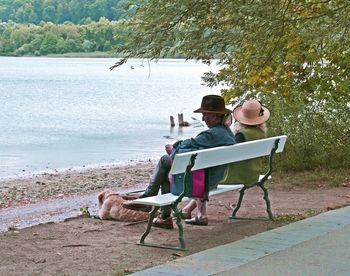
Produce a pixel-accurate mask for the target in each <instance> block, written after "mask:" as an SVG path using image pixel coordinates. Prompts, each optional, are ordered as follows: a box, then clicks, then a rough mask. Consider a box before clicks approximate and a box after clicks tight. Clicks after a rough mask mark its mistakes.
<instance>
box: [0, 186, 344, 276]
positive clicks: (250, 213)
mask: <svg viewBox="0 0 350 276" xmlns="http://www.w3.org/2000/svg"><path fill="white" fill-rule="evenodd" d="M269 191H270V199H271V204H272V211H273V213H274V215H275V217H276V221H247V220H229V219H228V216H229V215H230V214H231V208H230V205H231V204H233V203H234V202H236V199H237V196H238V192H237V191H236V192H229V193H225V194H221V195H217V196H213V197H212V198H211V199H210V202H209V207H208V213H209V225H208V226H206V227H203V226H189V225H184V236H185V240H186V245H187V247H188V249H189V250H188V251H185V252H183V251H174V250H168V249H160V248H151V247H144V246H138V245H136V242H137V241H138V240H139V238H140V236H141V234H142V233H143V231H144V229H145V226H146V223H144V222H143V223H138V224H132V225H130V224H127V223H124V222H117V221H102V220H98V219H93V218H84V217H77V218H71V219H67V220H66V221H64V222H53V223H46V224H41V225H37V226H33V227H29V228H25V229H12V230H9V231H7V232H5V233H1V234H0V244H1V246H0V275H6V276H8V275H126V274H129V273H132V272H135V271H139V270H143V269H145V268H148V267H152V266H156V265H159V264H163V263H166V262H168V261H171V260H174V259H177V258H181V257H183V256H187V255H190V254H193V253H195V252H198V251H202V250H205V249H208V248H211V247H214V246H218V245H222V244H226V243H229V242H233V241H236V240H239V239H244V238H246V237H248V236H251V235H255V234H257V233H260V232H263V231H267V230H270V229H273V228H276V227H279V226H282V225H284V224H286V223H289V222H291V221H292V220H294V219H301V218H303V217H306V216H310V215H315V214H317V213H319V212H324V211H327V210H331V209H335V208H339V207H341V206H346V205H350V185H343V186H342V187H338V188H332V189H326V188H322V187H319V188H317V189H305V188H300V187H289V188H288V187H271V188H270V189H269ZM238 215H240V216H245V217H256V216H264V215H265V203H264V201H263V199H262V194H261V192H260V190H259V189H258V188H253V189H251V190H249V191H248V192H247V194H246V197H245V199H244V201H243V204H242V207H241V210H240V212H239V213H238ZM146 242H152V243H163V244H173V245H177V243H178V240H177V229H176V228H175V229H174V230H162V229H156V228H153V230H152V231H151V233H150V235H149V236H148V237H147V239H146Z"/></svg>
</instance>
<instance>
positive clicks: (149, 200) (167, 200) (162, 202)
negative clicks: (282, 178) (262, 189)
mask: <svg viewBox="0 0 350 276" xmlns="http://www.w3.org/2000/svg"><path fill="white" fill-rule="evenodd" d="M243 186H244V185H243V184H237V185H218V187H217V189H215V190H211V191H210V192H209V196H213V195H216V194H220V193H224V192H229V191H233V190H237V189H241V188H243ZM178 197H179V196H177V195H173V194H171V193H167V194H159V195H156V196H150V197H145V198H138V199H135V200H133V201H132V202H133V203H136V204H146V205H150V206H158V207H162V206H168V205H171V204H173V203H174V202H175V201H176V200H177V199H178ZM190 199H191V198H189V197H183V198H182V200H181V201H182V202H185V201H189V200H190Z"/></svg>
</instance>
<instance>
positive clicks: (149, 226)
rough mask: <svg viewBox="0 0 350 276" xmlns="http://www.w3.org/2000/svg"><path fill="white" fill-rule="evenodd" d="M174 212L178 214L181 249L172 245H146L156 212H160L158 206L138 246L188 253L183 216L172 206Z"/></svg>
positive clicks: (155, 207) (154, 207) (154, 208)
mask: <svg viewBox="0 0 350 276" xmlns="http://www.w3.org/2000/svg"><path fill="white" fill-rule="evenodd" d="M171 208H172V210H174V212H175V214H176V224H177V226H178V229H179V242H180V247H178V246H171V245H169V246H168V245H161V244H151V243H145V239H146V237H147V236H148V234H149V232H150V231H151V227H152V223H153V219H154V217H155V214H156V212H157V211H158V210H159V207H158V206H153V208H152V211H151V212H150V213H149V217H148V224H147V228H146V231H145V232H144V233H143V234H142V236H141V239H140V241H139V242H138V243H137V245H143V246H148V247H157V248H165V249H172V250H182V251H186V250H187V249H186V247H185V241H184V238H183V226H182V223H181V214H180V212H179V210H178V209H177V207H176V205H175V206H171Z"/></svg>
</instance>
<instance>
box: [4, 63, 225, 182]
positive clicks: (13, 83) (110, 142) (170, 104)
mask: <svg viewBox="0 0 350 276" xmlns="http://www.w3.org/2000/svg"><path fill="white" fill-rule="evenodd" d="M116 61H117V59H66V58H14V57H0V102H1V115H0V178H5V177H18V176H23V175H27V174H30V173H38V172H44V171H52V170H62V169H68V168H82V167H91V166H92V167H93V166H100V165H105V164H125V163H127V162H130V161H132V160H147V159H149V158H151V159H154V158H156V157H158V156H160V155H161V154H163V153H164V145H165V144H166V143H173V142H174V141H175V139H182V138H188V137H191V136H194V135H196V134H197V133H199V132H200V131H202V130H204V129H205V128H204V127H203V126H201V124H199V123H198V122H199V121H201V115H200V114H195V113H193V112H192V111H193V110H194V109H196V108H198V107H199V105H200V102H201V99H202V97H203V96H204V95H206V94H219V90H218V89H217V88H215V89H210V88H208V87H206V86H203V85H201V83H202V81H201V76H202V74H203V73H204V72H205V71H208V70H210V69H211V70H214V71H215V70H216V68H213V67H212V68H209V67H208V66H206V65H203V64H201V63H196V62H194V61H186V62H185V61H184V60H161V61H159V62H158V63H154V62H152V63H150V64H149V63H147V61H142V60H130V61H129V62H128V63H127V64H126V65H124V66H122V67H120V68H117V69H114V70H113V71H109V67H110V66H111V65H113V64H114V63H115V62H116ZM178 113H183V114H184V117H185V120H186V121H189V122H190V123H193V124H192V125H191V126H190V127H187V128H179V127H178V126H177V125H176V127H175V128H171V127H170V121H169V116H170V115H173V116H174V117H175V119H176V123H177V114H178ZM192 117H194V118H195V120H194V119H192Z"/></svg>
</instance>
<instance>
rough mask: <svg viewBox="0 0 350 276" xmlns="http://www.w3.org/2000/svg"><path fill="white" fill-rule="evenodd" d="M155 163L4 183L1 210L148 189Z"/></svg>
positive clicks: (104, 167)
mask: <svg viewBox="0 0 350 276" xmlns="http://www.w3.org/2000/svg"><path fill="white" fill-rule="evenodd" d="M154 167H155V163H154V162H152V161H145V162H141V161H140V162H135V163H134V164H129V165H125V166H103V167H99V168H94V169H85V170H79V171H75V170H67V171H65V172H59V173H44V174H40V175H33V176H30V177H26V178H17V179H8V180H0V208H8V207H13V206H18V205H23V204H29V203H35V202H38V201H41V200H47V199H50V198H60V197H65V196H68V195H69V196H72V195H83V194H87V193H91V192H94V191H96V192H99V191H102V190H104V189H112V190H115V191H118V190H119V191H125V190H134V189H139V188H140V187H144V186H145V185H146V184H145V183H147V182H148V181H149V179H150V176H151V174H152V171H153V169H154Z"/></svg>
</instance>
